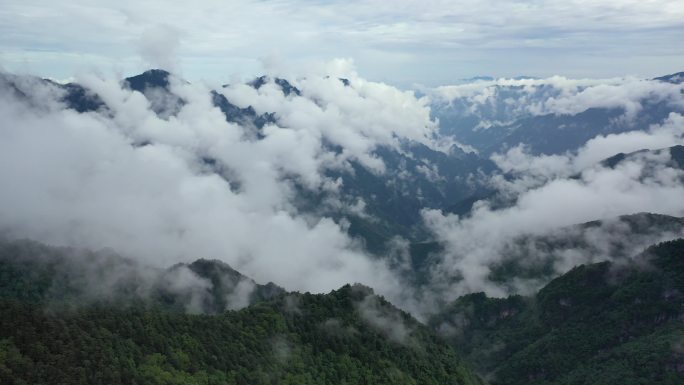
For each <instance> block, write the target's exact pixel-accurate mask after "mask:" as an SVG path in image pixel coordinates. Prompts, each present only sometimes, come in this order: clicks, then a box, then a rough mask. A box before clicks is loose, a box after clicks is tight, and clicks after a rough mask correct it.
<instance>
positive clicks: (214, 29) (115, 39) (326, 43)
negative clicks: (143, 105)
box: [0, 0, 684, 85]
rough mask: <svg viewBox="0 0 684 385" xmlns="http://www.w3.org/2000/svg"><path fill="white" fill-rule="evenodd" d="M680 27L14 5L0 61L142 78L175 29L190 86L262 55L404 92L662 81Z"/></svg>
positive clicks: (398, 14) (392, 8)
mask: <svg viewBox="0 0 684 385" xmlns="http://www.w3.org/2000/svg"><path fill="white" fill-rule="evenodd" d="M682 20H684V6H682V4H681V2H679V1H677V0H655V1H649V2H642V1H632V0H629V1H624V0H601V1H585V0H572V1H559V0H543V1H500V0H489V1H475V0H467V1H461V2H459V4H458V6H454V4H453V2H450V1H444V0H429V1H415V0H402V1H394V2H392V3H391V4H388V3H386V2H382V1H351V2H349V1H325V2H311V1H303V0H281V1H256V0H250V1H229V2H226V1H216V0H202V1H196V2H193V3H192V4H181V3H173V4H169V3H168V2H164V1H158V0H149V1H142V2H141V1H129V0H123V1H117V2H111V1H108V0H98V1H74V2H70V3H69V4H68V5H66V4H59V5H57V4H55V3H52V2H47V1H38V2H36V1H33V2H30V3H27V2H21V1H14V0H9V1H5V2H4V3H3V9H2V10H0V26H1V27H0V51H1V52H2V56H0V58H1V59H0V60H2V62H4V63H5V65H6V66H8V67H10V68H11V69H15V70H16V69H21V68H26V66H27V65H28V66H30V67H31V68H32V70H34V71H37V72H41V73H44V74H46V75H50V76H54V77H59V78H63V77H66V76H69V75H71V74H72V73H73V72H74V70H75V69H82V68H83V66H86V68H90V67H97V68H102V67H103V66H107V67H111V66H112V65H111V63H112V62H115V63H116V64H115V65H114V67H115V68H118V69H119V70H121V71H126V72H135V71H140V70H142V69H144V68H143V67H142V66H141V65H142V64H147V63H142V62H141V61H140V60H139V59H138V58H137V57H136V54H135V51H136V48H135V47H137V46H138V42H139V36H141V34H143V33H145V31H150V30H154V29H156V28H158V26H159V25H160V24H167V25H172V26H174V28H175V29H177V31H178V35H179V36H180V46H179V47H178V53H179V55H180V67H181V69H182V70H183V71H184V72H185V75H186V77H189V78H191V79H198V78H203V77H204V78H206V77H210V78H211V77H217V76H223V74H225V73H226V71H229V72H235V73H239V74H243V75H244V74H247V75H253V74H256V72H257V71H260V62H259V60H258V58H265V57H268V58H270V59H273V58H279V59H277V60H275V62H279V63H282V62H283V61H284V62H285V63H289V64H288V66H289V68H298V67H301V66H303V65H308V64H307V63H310V62H311V61H326V60H329V59H331V58H333V57H340V56H346V57H354V58H356V60H357V61H358V63H359V64H360V65H362V66H364V68H367V71H368V72H369V73H370V77H371V78H373V79H381V80H385V81H387V80H389V79H391V80H392V81H395V82H399V83H401V84H404V85H410V84H412V83H416V82H417V83H423V84H430V85H436V84H447V83H449V82H453V81H454V79H457V78H462V77H467V76H474V75H483V74H494V75H499V76H515V75H537V76H550V75H553V74H554V72H555V73H558V72H560V73H564V74H567V75H570V76H590V77H604V76H615V74H616V73H619V74H623V73H632V74H637V75H642V76H654V75H657V74H659V73H662V74H664V73H670V72H676V71H679V70H681V68H679V66H680V65H681V64H680V63H681V62H682V53H681V51H680V50H678V45H679V42H680V41H681V39H682V30H683V29H682V26H683V22H682ZM502 56H503V57H506V60H505V61H502V60H500V58H501V57H502ZM270 59H269V60H268V61H270V62H274V60H270ZM615 63H619V65H620V68H619V69H617V70H616V65H615Z"/></svg>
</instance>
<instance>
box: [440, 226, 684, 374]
mask: <svg viewBox="0 0 684 385" xmlns="http://www.w3.org/2000/svg"><path fill="white" fill-rule="evenodd" d="M632 262H633V263H630V264H627V263H619V264H616V263H610V262H602V263H597V264H591V265H581V266H577V267H575V268H574V269H572V270H571V271H570V272H568V273H566V274H564V275H563V276H561V277H559V278H557V279H555V280H553V281H551V282H550V283H549V284H547V285H546V286H545V287H544V288H542V289H541V290H540V291H539V292H537V294H536V295H535V296H532V297H522V296H511V297H508V298H488V297H487V296H486V295H484V294H483V293H475V294H470V295H467V296H464V297H461V298H459V299H458V300H457V301H455V302H454V303H452V304H451V305H450V306H449V307H448V308H447V309H446V310H444V311H443V312H442V313H441V314H439V315H437V316H435V317H434V318H433V319H432V320H431V322H430V323H431V325H432V327H433V328H434V329H435V330H437V331H439V332H440V333H441V334H442V335H444V336H445V337H446V338H447V339H449V340H450V341H451V343H452V345H453V346H454V347H456V348H457V349H458V350H459V351H461V353H463V354H465V355H466V357H468V359H469V360H470V361H471V362H473V363H474V364H475V365H477V368H478V370H479V371H480V372H481V373H483V374H487V376H488V377H489V379H490V381H491V383H492V384H507V385H513V384H587V383H591V384H640V383H642V384H643V383H648V384H680V383H682V380H684V351H682V341H684V326H683V325H682V321H683V319H684V318H683V317H684V295H683V294H682V293H684V240H682V239H680V240H676V241H670V242H666V243H661V244H659V245H657V246H653V247H651V248H649V249H648V250H646V251H645V252H644V253H642V254H640V255H639V256H638V257H636V258H634V260H633V261H632Z"/></svg>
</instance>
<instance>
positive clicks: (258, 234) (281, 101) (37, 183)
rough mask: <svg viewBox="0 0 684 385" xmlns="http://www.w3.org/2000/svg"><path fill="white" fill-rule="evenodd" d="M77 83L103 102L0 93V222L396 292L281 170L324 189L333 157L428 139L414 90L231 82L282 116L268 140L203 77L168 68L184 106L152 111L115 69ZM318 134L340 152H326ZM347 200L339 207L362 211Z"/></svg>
mask: <svg viewBox="0 0 684 385" xmlns="http://www.w3.org/2000/svg"><path fill="white" fill-rule="evenodd" d="M78 80H79V82H80V83H82V84H84V85H85V86H87V87H88V88H90V89H91V90H93V91H94V92H96V93H97V94H98V95H100V96H101V98H102V99H103V101H104V102H105V103H106V104H107V105H108V107H109V110H108V111H103V112H101V113H100V112H98V113H96V112H93V113H84V114H79V113H77V112H75V111H72V110H65V109H63V108H61V106H60V105H59V104H58V103H56V102H54V100H53V99H54V97H53V95H52V93H51V92H44V89H43V87H42V86H41V85H40V84H33V85H31V87H28V88H29V90H31V91H32V93H34V94H36V95H38V96H37V97H38V98H39V99H40V100H39V101H40V102H41V103H40V104H42V105H43V106H45V107H44V108H43V109H42V110H40V111H37V110H36V109H35V108H32V107H29V106H26V105H25V103H23V102H21V101H19V100H16V99H15V98H14V97H11V96H8V95H4V96H3V103H1V104H0V116H2V117H3V121H4V122H6V124H3V125H2V127H1V128H0V138H1V139H0V178H1V179H3V180H5V181H6V188H4V189H2V191H1V192H0V228H2V230H8V231H9V232H10V234H12V235H13V236H15V237H28V238H32V239H36V240H39V241H43V242H47V243H49V244H57V245H70V246H78V247H87V248H93V249H100V248H103V247H111V248H113V249H115V250H117V251H118V252H120V253H122V254H123V255H125V256H130V257H139V258H142V259H143V261H145V262H147V263H153V264H156V265H161V266H164V267H166V266H169V265H171V264H172V263H174V262H178V261H189V260H194V259H196V258H200V257H205V258H217V259H221V260H223V261H225V262H227V263H229V264H230V265H232V266H233V267H235V268H236V269H238V270H239V271H241V272H243V273H245V274H247V275H249V276H252V277H253V278H254V279H256V280H257V281H258V282H267V281H274V282H276V283H278V284H280V285H282V286H284V287H287V288H288V289H294V290H305V291H316V292H320V291H327V290H330V289H333V288H337V287H339V286H341V285H343V284H345V283H347V282H355V281H358V282H363V283H365V284H368V285H373V286H374V287H375V288H377V290H379V291H380V292H382V293H383V294H386V295H388V296H390V297H391V296H392V295H393V294H398V293H401V292H403V290H404V289H403V288H402V286H401V285H400V282H399V279H398V278H397V277H395V276H394V275H393V273H392V272H391V271H390V270H389V268H388V267H387V266H386V265H385V264H384V263H383V262H382V261H378V260H376V259H373V258H370V257H369V256H368V255H366V253H365V252H364V251H363V250H362V249H361V247H360V245H359V244H357V242H356V241H355V240H353V239H351V238H349V237H348V236H347V234H346V232H345V229H344V228H343V224H337V223H335V222H334V221H333V220H331V219H329V218H314V217H310V216H306V215H301V214H300V213H298V212H297V211H296V210H295V209H294V207H293V205H292V203H291V201H292V198H293V188H292V186H291V180H292V178H294V179H297V180H301V181H303V182H304V184H305V185H306V186H307V187H308V188H310V189H313V190H317V189H333V191H334V189H335V188H336V186H339V181H332V180H328V179H327V177H325V175H324V171H325V170H326V169H328V168H329V167H337V166H338V165H339V162H344V161H345V160H347V159H358V160H359V161H360V162H362V163H364V164H366V165H367V166H368V167H376V166H377V164H375V163H373V159H374V158H373V155H372V151H373V150H374V149H375V147H376V146H378V145H395V144H396V143H398V141H400V140H406V139H409V138H413V139H417V140H422V141H425V142H426V143H427V142H428V140H429V137H430V135H431V132H432V130H434V123H433V122H431V121H430V120H429V114H428V110H427V108H426V107H425V105H424V103H423V102H421V101H418V100H416V99H415V98H413V96H412V95H411V94H409V93H405V92H401V91H399V90H396V89H393V88H391V87H389V86H386V85H383V84H378V83H371V82H367V81H365V80H363V79H361V78H358V77H354V78H353V79H352V82H353V84H352V87H346V88H343V87H342V86H341V84H342V83H341V82H340V81H339V80H337V79H334V78H331V79H324V78H314V77H308V78H306V79H303V80H301V81H300V82H299V84H298V86H300V87H301V89H302V91H303V93H304V95H305V96H306V98H305V97H290V98H286V97H285V96H284V95H283V94H282V92H280V91H279V90H277V89H276V88H275V87H274V86H273V85H266V86H264V87H262V88H261V89H260V90H259V91H258V92H257V91H254V92H248V90H247V89H246V88H244V87H240V86H235V87H231V88H230V89H227V90H226V94H227V95H228V96H229V97H230V98H231V100H235V101H236V102H237V101H238V100H242V99H243V100H246V101H247V102H248V103H249V104H252V103H253V104H254V106H255V108H256V109H257V110H259V111H261V110H265V109H267V108H273V111H275V112H276V113H277V114H278V115H279V117H280V119H281V120H282V121H283V122H284V123H285V125H287V126H288V128H287V129H285V128H280V127H277V126H275V125H270V126H266V127H265V128H264V135H265V137H264V139H263V140H259V141H254V140H250V139H248V138H247V136H246V135H245V132H244V130H245V128H244V127H241V126H239V125H236V124H232V123H227V122H226V121H225V117H224V116H223V114H222V113H221V112H220V111H219V110H218V109H217V108H214V107H213V106H212V104H211V100H210V97H209V93H208V89H207V88H206V87H204V86H202V85H191V84H187V83H184V82H181V81H179V80H178V79H174V78H172V79H171V83H172V85H171V87H172V90H173V91H174V92H175V93H177V94H178V95H179V96H180V97H181V98H182V99H184V100H185V101H186V104H184V105H183V106H182V107H181V109H180V110H179V112H178V113H177V114H176V115H175V116H168V117H165V118H160V117H158V116H157V115H155V114H154V113H153V112H152V111H151V109H150V103H149V102H148V101H147V100H146V99H145V98H144V97H143V96H142V95H141V94H139V93H137V92H131V91H129V90H125V89H122V88H121V87H120V85H119V83H118V81H117V80H113V79H102V78H99V77H97V76H92V75H87V76H81V77H80V78H79V79H78ZM338 83H339V85H340V86H339V87H338V86H337V84H338ZM326 87H330V88H331V91H327V90H326V89H325V88H326ZM241 98H242V99H241ZM309 98H310V99H309ZM311 99H313V100H315V101H316V102H313V101H311ZM326 122H327V123H328V124H325V123H326ZM324 140H327V141H328V142H330V143H332V144H337V145H340V146H341V148H343V151H342V153H341V154H335V153H334V152H331V151H330V150H328V149H327V148H326V147H325V146H323V141H324ZM142 143H149V144H147V145H140V144H142ZM202 158H212V159H215V160H216V162H217V165H218V166H221V167H225V168H227V169H230V171H231V173H230V176H231V177H233V178H235V180H230V179H229V180H225V179H223V178H222V176H221V175H219V174H217V173H215V172H214V171H213V170H212V169H211V168H210V167H209V166H207V165H206V164H204V163H203V162H202ZM380 171H381V170H380ZM356 203H357V205H352V206H351V207H349V211H354V210H361V209H362V208H363V207H362V202H361V206H358V202H356Z"/></svg>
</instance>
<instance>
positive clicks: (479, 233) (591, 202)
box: [423, 114, 684, 298]
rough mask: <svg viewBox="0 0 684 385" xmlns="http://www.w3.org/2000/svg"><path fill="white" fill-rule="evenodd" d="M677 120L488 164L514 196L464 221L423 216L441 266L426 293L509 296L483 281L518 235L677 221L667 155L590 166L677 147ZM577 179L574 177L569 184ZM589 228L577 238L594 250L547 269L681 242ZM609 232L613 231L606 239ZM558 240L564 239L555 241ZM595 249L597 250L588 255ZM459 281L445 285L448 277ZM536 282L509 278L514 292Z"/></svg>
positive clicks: (572, 253)
mask: <svg viewBox="0 0 684 385" xmlns="http://www.w3.org/2000/svg"><path fill="white" fill-rule="evenodd" d="M683 134H684V117H682V116H681V115H679V114H672V115H671V116H670V118H669V119H668V120H667V121H666V122H664V123H663V124H662V125H659V126H654V127H651V129H650V130H649V131H647V132H629V133H624V134H617V135H609V136H605V137H603V136H599V137H597V138H594V139H592V140H590V141H589V142H587V144H586V145H585V146H584V147H583V148H582V149H580V150H579V152H578V154H576V155H572V154H567V155H559V156H545V155H542V156H538V157H534V156H530V155H528V154H525V153H524V152H522V151H521V149H520V148H516V149H513V150H511V151H509V152H508V154H507V155H506V156H498V157H495V158H494V159H495V160H496V161H497V163H498V164H499V165H500V166H501V167H503V168H504V170H505V171H508V172H512V173H513V174H514V175H515V176H516V178H515V179H513V180H512V181H505V183H504V182H503V180H502V179H501V178H499V179H496V180H495V181H496V182H497V183H500V185H499V187H504V188H507V189H509V190H511V191H512V192H513V195H515V196H517V200H516V201H515V204H514V205H513V206H511V207H508V208H503V209H498V210H496V209H493V208H491V207H490V206H489V205H488V204H487V203H486V202H479V204H476V205H475V206H474V209H473V212H472V214H471V216H470V217H463V218H461V217H459V216H456V215H451V214H449V215H444V214H442V213H441V212H439V211H436V210H425V211H424V213H423V214H424V218H425V221H426V223H427V224H428V226H429V227H430V228H431V229H432V231H433V232H434V234H435V235H436V236H437V238H438V239H439V240H441V241H442V242H444V243H445V245H446V251H445V253H444V255H443V259H442V261H441V262H440V263H439V264H438V265H436V266H435V267H434V269H433V271H432V273H433V280H434V287H436V288H438V289H437V290H438V292H440V293H442V295H445V296H447V297H448V298H453V297H455V296H456V295H460V294H464V293H468V292H472V291H487V292H488V293H490V294H493V295H503V294H506V293H508V292H509V290H511V288H510V286H508V285H509V284H510V282H508V283H506V284H497V283H494V282H492V281H491V280H490V273H491V272H492V266H493V265H495V264H497V263H500V262H501V261H503V260H505V259H506V258H507V257H510V254H511V250H515V249H516V248H517V247H518V246H516V242H518V241H519V240H520V237H521V236H524V235H537V236H551V235H553V234H555V233H558V232H560V233H563V232H565V233H564V236H565V237H566V238H567V236H568V233H567V232H568V231H569V230H567V229H565V230H563V228H564V227H566V226H570V225H573V224H577V223H583V222H588V221H592V220H596V219H607V218H613V217H617V216H619V215H624V214H631V213H637V212H652V213H660V214H668V215H674V216H682V215H684V201H683V200H682V199H681V197H682V196H684V195H682V194H684V184H683V183H682V182H683V181H684V172H683V171H682V170H681V169H678V168H671V167H670V166H669V165H668V161H669V159H670V154H669V151H662V152H657V151H656V152H641V153H637V154H635V155H633V156H631V157H628V158H627V159H625V160H624V161H623V162H621V163H620V164H618V165H617V166H616V167H615V168H613V169H611V168H604V167H602V166H600V165H596V164H595V162H597V161H599V160H601V159H603V158H605V157H607V156H610V155H613V154H615V153H617V152H621V151H622V152H631V151H635V150H638V149H643V148H660V147H669V146H672V145H674V144H677V143H682V142H683V141H684V137H683V136H682V135H683ZM573 175H577V177H576V178H570V177H571V176H573ZM609 230H610V231H608V230H606V229H603V228H602V229H600V231H599V230H597V231H594V230H591V229H590V231H587V232H586V233H584V234H580V235H581V237H582V239H584V240H585V241H586V242H587V243H589V244H591V245H592V247H594V249H592V252H588V251H587V250H586V249H572V248H569V249H567V250H566V251H565V252H556V253H557V254H559V255H560V259H559V261H557V262H556V265H555V268H556V269H557V273H562V272H564V271H566V270H567V269H569V268H570V267H572V266H574V265H576V264H579V263H586V262H595V261H598V260H604V259H609V258H611V257H613V256H614V253H615V250H613V249H610V248H608V247H604V246H602V243H603V244H611V242H613V243H612V244H616V243H617V242H618V241H619V242H621V243H622V244H623V245H627V249H628V250H633V252H634V253H638V252H639V251H641V249H642V248H643V247H646V246H648V245H649V244H651V243H654V242H657V241H660V240H663V239H668V238H672V237H675V236H681V235H682V234H681V233H678V234H669V233H663V234H660V233H657V234H650V235H647V236H642V237H637V236H634V235H632V234H630V233H629V230H626V229H622V230H620V229H619V228H618V230H619V231H618V230H615V227H614V226H613V227H609ZM611 232H614V233H611ZM560 233H559V234H560ZM558 237H559V239H564V238H563V236H562V235H559V236H558ZM596 248H598V250H599V251H596ZM544 253H547V254H548V253H549V252H548V251H534V250H533V249H526V251H525V252H519V253H518V254H515V255H516V256H518V257H519V258H520V260H518V263H522V264H525V263H526V262H525V261H530V260H532V261H534V260H535V259H538V258H542V256H543V255H544ZM457 276H462V277H463V280H461V281H459V282H457V283H450V282H451V281H450V280H453V277H457ZM541 284H543V281H534V280H531V281H528V282H525V280H517V283H515V282H514V286H515V287H516V289H517V290H526V291H529V290H531V289H535V288H538V287H539V286H540V285H541Z"/></svg>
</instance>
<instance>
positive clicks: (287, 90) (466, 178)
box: [0, 69, 496, 254]
mask: <svg viewBox="0 0 684 385" xmlns="http://www.w3.org/2000/svg"><path fill="white" fill-rule="evenodd" d="M22 79H23V78H21V77H16V79H15V80H14V81H13V83H11V84H16V83H20V82H21V81H23V80H22ZM37 81H43V80H40V79H38V80H37ZM340 81H341V82H342V83H343V84H345V85H346V86H347V87H352V84H351V83H350V82H349V81H348V80H347V79H340ZM345 81H346V83H345ZM176 83H178V84H184V83H186V82H185V81H184V80H182V79H179V78H177V77H175V76H174V75H173V74H171V73H169V72H167V71H164V70H159V69H152V70H148V71H145V72H143V73H141V74H139V75H136V76H132V77H128V78H126V79H123V80H122V81H121V84H122V86H123V87H124V88H127V89H130V90H132V91H134V92H140V93H141V94H143V95H144V96H145V98H147V100H148V101H149V103H150V108H151V109H152V111H154V112H155V113H156V114H157V115H158V116H159V117H160V118H162V119H169V118H170V117H171V116H174V115H176V114H177V113H178V112H179V111H180V109H181V108H182V107H183V105H185V103H186V101H185V100H183V98H181V97H179V96H177V95H176V94H175V93H174V92H173V90H174V84H176ZM51 84H52V85H53V86H54V87H56V88H58V89H59V90H60V92H63V94H64V97H63V101H64V103H65V105H66V107H67V108H71V109H74V110H76V111H78V112H96V111H99V110H102V111H106V110H107V106H106V105H105V104H104V103H103V102H102V101H101V99H100V98H99V97H98V96H97V95H96V94H95V93H93V92H92V91H90V90H88V89H86V88H85V87H83V86H80V85H78V84H75V83H70V84H67V85H60V84H57V83H51ZM247 84H248V85H250V86H251V87H254V88H255V89H261V88H262V87H264V86H265V85H266V84H271V85H272V86H274V87H277V88H279V89H280V90H282V92H283V94H284V95H285V96H286V97H288V98H307V97H308V96H307V95H306V92H304V91H305V90H300V89H299V88H297V87H295V86H294V85H293V84H291V83H290V82H288V81H287V80H285V79H282V78H272V77H268V76H261V77H258V78H256V79H254V80H253V81H251V82H248V83H247ZM0 86H2V84H0ZM5 87H6V88H9V87H10V86H9V85H5ZM25 88H26V87H25ZM21 89H22V88H19V90H21ZM25 92H27V93H30V89H26V90H25ZM209 92H210V96H211V98H212V99H211V100H212V102H213V104H214V106H216V107H217V108H219V109H220V110H221V112H222V113H223V114H224V116H225V118H226V121H228V122H231V123H236V124H239V125H241V126H242V127H243V128H244V132H245V136H246V139H247V140H252V141H258V140H262V139H263V138H264V135H263V128H264V126H266V125H269V124H276V125H279V128H280V129H288V127H287V124H285V123H283V122H281V121H280V117H279V116H277V114H276V113H275V112H273V111H265V112H260V113H257V111H256V110H255V109H254V107H252V106H251V105H249V106H247V107H238V106H237V105H236V104H234V103H232V102H231V101H230V100H229V99H228V98H227V97H226V96H225V95H224V94H222V93H221V92H220V90H211V91H209ZM143 144H149V143H147V142H143V143H136V144H135V145H138V146H139V145H143ZM325 145H326V146H328V147H329V148H328V149H329V150H334V151H337V152H340V151H342V150H343V149H341V148H339V149H337V148H333V147H334V146H331V145H329V144H325ZM373 155H374V156H376V157H377V158H379V159H381V160H382V162H383V163H384V165H385V168H386V170H385V172H384V173H381V174H380V173H378V172H376V171H375V170H371V169H369V168H368V167H366V166H364V165H363V163H362V162H360V161H358V160H354V159H352V160H350V161H349V163H350V167H348V168H337V169H331V170H328V171H326V176H327V177H329V178H331V179H332V180H338V179H339V180H340V181H342V183H341V186H340V188H339V190H340V191H339V192H338V193H335V194H330V193H328V192H321V191H311V190H308V189H307V188H306V186H303V185H301V184H298V183H297V181H296V180H293V181H292V183H293V185H294V188H295V189H296V191H297V197H296V198H295V199H294V204H295V206H296V207H297V209H298V210H300V211H302V212H304V213H307V214H311V215H317V216H327V217H331V218H333V219H334V220H336V221H348V222H349V224H350V226H349V233H350V234H351V235H352V236H354V237H357V238H359V239H360V240H362V241H363V243H364V244H365V245H366V248H367V249H368V250H369V251H371V252H373V253H376V254H382V253H384V252H385V251H386V250H387V242H389V241H390V240H391V239H392V238H394V237H395V236H397V235H400V236H402V237H405V238H408V239H412V240H422V238H424V237H425V229H424V228H423V227H422V223H421V222H422V216H421V210H422V209H423V208H436V209H441V208H444V207H447V206H449V205H452V204H454V202H459V201H461V200H463V199H466V198H468V197H470V196H473V195H478V194H480V195H481V194H482V191H484V190H483V189H484V188H485V187H484V186H482V185H481V184H480V183H479V178H476V176H481V175H488V174H490V173H492V172H493V171H494V170H495V169H496V165H495V164H494V162H492V161H491V160H489V159H486V158H482V157H480V156H478V155H477V154H475V153H473V152H467V151H464V150H463V149H461V148H459V147H458V146H452V147H451V148H450V149H447V150H443V151H441V150H437V149H434V148H430V147H428V146H426V145H424V144H422V143H418V142H414V141H404V142H402V143H401V144H400V146H399V148H396V147H390V146H379V147H378V148H376V149H375V151H374V153H373ZM199 160H200V161H201V162H202V163H204V165H205V166H206V167H207V168H208V169H210V170H211V169H213V170H214V171H215V172H216V173H217V174H218V175H221V176H222V177H225V174H226V167H223V165H221V164H218V163H217V162H218V161H217V160H216V159H212V158H208V157H203V158H202V159H199ZM230 182H231V185H232V186H237V185H239V181H237V180H231V181H230ZM337 200H339V201H342V202H344V203H345V204H346V205H350V206H353V205H357V204H360V205H361V206H359V207H363V209H364V211H365V214H360V215H359V213H354V212H349V210H341V209H340V205H339V204H332V205H331V204H330V203H329V202H331V201H337Z"/></svg>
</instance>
